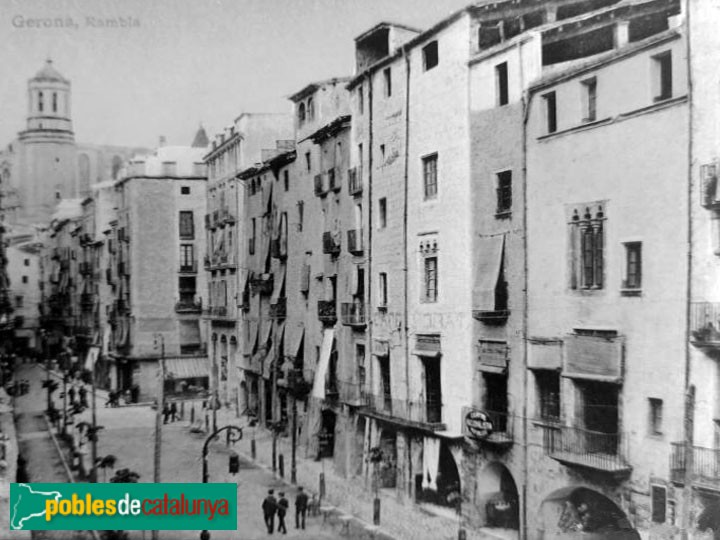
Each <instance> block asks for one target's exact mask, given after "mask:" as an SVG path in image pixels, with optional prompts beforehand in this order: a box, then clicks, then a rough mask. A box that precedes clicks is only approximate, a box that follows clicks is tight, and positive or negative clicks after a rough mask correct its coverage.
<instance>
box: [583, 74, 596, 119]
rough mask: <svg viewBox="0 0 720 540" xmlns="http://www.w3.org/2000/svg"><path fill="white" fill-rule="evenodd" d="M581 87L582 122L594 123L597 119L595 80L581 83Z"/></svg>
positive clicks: (593, 78)
mask: <svg viewBox="0 0 720 540" xmlns="http://www.w3.org/2000/svg"><path fill="white" fill-rule="evenodd" d="M581 84H582V87H583V110H584V111H585V113H584V114H585V117H584V118H583V122H594V121H595V120H596V119H597V79H596V78H595V77H592V78H591V79H587V80H584V81H582V83H581Z"/></svg>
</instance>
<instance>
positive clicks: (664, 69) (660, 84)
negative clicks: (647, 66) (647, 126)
mask: <svg viewBox="0 0 720 540" xmlns="http://www.w3.org/2000/svg"><path fill="white" fill-rule="evenodd" d="M653 71H654V79H655V80H654V86H655V88H654V91H655V101H661V100H663V99H668V98H671V97H672V54H671V52H670V51H667V52H664V53H662V54H659V55H657V56H653Z"/></svg>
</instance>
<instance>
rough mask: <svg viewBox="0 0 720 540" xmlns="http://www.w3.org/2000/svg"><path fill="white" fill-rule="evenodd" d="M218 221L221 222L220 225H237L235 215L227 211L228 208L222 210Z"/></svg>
mask: <svg viewBox="0 0 720 540" xmlns="http://www.w3.org/2000/svg"><path fill="white" fill-rule="evenodd" d="M218 220H219V221H220V223H223V224H224V223H229V224H233V223H235V221H236V219H235V216H234V215H233V213H232V212H230V210H229V209H227V208H222V209H221V210H220V213H219V215H218Z"/></svg>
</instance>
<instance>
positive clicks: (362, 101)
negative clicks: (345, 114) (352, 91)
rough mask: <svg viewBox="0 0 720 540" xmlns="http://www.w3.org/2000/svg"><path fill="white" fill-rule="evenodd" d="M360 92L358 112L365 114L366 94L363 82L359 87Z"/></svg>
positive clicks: (358, 91)
mask: <svg viewBox="0 0 720 540" xmlns="http://www.w3.org/2000/svg"><path fill="white" fill-rule="evenodd" d="M357 94H358V98H357V99H358V113H359V114H364V113H365V94H364V93H363V85H362V84H361V85H360V86H358V89H357Z"/></svg>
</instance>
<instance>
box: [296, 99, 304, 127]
mask: <svg viewBox="0 0 720 540" xmlns="http://www.w3.org/2000/svg"><path fill="white" fill-rule="evenodd" d="M297 116H298V125H299V126H302V125H303V123H304V122H305V104H304V103H300V105H298V112H297Z"/></svg>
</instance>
